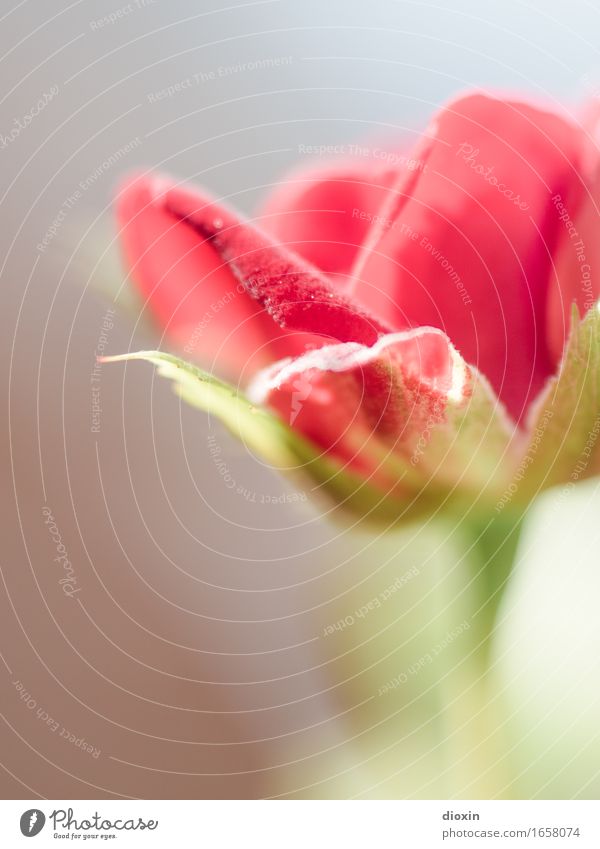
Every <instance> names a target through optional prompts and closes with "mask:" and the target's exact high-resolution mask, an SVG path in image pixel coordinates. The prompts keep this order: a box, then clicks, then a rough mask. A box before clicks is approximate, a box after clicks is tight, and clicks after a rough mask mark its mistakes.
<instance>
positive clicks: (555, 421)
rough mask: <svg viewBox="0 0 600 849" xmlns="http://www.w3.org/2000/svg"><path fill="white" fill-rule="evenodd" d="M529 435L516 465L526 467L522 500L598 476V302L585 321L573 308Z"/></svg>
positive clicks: (533, 417) (599, 420) (531, 420)
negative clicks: (556, 364) (559, 356)
mask: <svg viewBox="0 0 600 849" xmlns="http://www.w3.org/2000/svg"><path fill="white" fill-rule="evenodd" d="M528 433H529V438H528V441H527V444H526V445H525V447H524V450H523V453H522V456H521V461H520V464H519V467H518V468H521V467H524V466H525V467H526V470H525V473H524V478H523V484H524V485H523V487H522V493H520V496H521V497H522V498H525V499H527V500H530V499H531V498H532V497H534V496H535V495H536V494H537V493H538V492H539V491H540V490H542V489H547V488H548V487H550V486H555V485H557V484H563V485H565V486H566V487H571V486H573V485H574V484H575V483H577V481H578V480H580V479H583V478H585V477H590V476H591V475H594V474H598V473H599V472H600V304H596V305H595V306H594V307H592V309H590V310H589V311H588V312H587V313H586V315H585V317H584V318H583V320H582V319H581V318H580V315H579V312H578V310H577V307H575V306H574V307H573V314H572V324H571V333H570V337H569V341H568V343H567V345H566V348H565V353H564V355H563V359H562V363H561V365H560V368H559V371H558V374H557V376H556V377H554V378H552V379H551V380H550V381H549V383H548V385H547V386H546V388H545V389H544V391H543V392H542V394H541V395H540V397H539V398H538V399H537V401H536V403H535V409H534V410H533V415H532V416H531V417H530V420H529V422H528ZM516 476H517V477H518V476H519V473H518V472H517V475H516Z"/></svg>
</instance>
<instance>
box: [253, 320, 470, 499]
mask: <svg viewBox="0 0 600 849" xmlns="http://www.w3.org/2000/svg"><path fill="white" fill-rule="evenodd" d="M471 378H472V375H471V371H470V370H469V369H468V367H466V365H465V364H464V363H462V360H460V358H458V357H457V355H456V353H455V352H454V351H453V350H452V346H451V345H450V343H449V341H448V339H447V338H446V337H445V336H444V334H443V333H441V332H440V331H439V330H434V329H432V328H421V329H419V330H413V331H409V332H407V333H394V334H390V335H388V336H385V337H383V338H382V339H380V340H379V342H377V343H376V345H375V346H373V347H370V348H367V347H364V346H362V345H356V344H346V345H329V346H326V347H324V348H321V349H320V350H318V351H313V352H311V353H309V354H306V355H305V356H303V357H300V358H299V359H297V360H294V361H292V362H287V363H283V364H281V363H278V364H275V366H273V367H271V368H270V369H267V370H266V371H265V372H264V373H263V374H261V375H259V376H258V377H257V379H256V381H255V383H254V384H253V385H252V386H251V389H250V392H251V395H252V397H253V398H254V400H256V401H257V402H259V403H263V404H266V405H267V406H269V407H270V408H271V409H273V410H274V411H276V412H277V413H278V414H279V415H280V416H281V418H282V419H283V420H284V421H286V422H287V423H289V424H290V425H292V426H293V427H294V429H295V430H299V431H300V432H302V433H303V434H304V435H305V436H306V437H307V438H308V439H310V440H311V441H312V442H314V443H316V444H317V445H319V446H320V447H321V448H322V449H323V451H324V452H326V453H327V454H330V455H332V456H333V457H334V458H335V459H337V460H338V461H341V462H342V463H343V464H344V465H345V466H347V467H348V468H349V469H350V470H352V471H354V472H356V473H358V474H360V475H361V476H364V477H368V478H375V479H376V480H377V482H378V483H379V484H380V485H382V484H383V485H386V486H396V484H397V483H398V467H397V465H394V456H395V457H396V461H398V459H399V458H402V457H404V460H407V459H408V458H410V455H411V452H412V451H413V450H414V446H415V441H417V440H419V439H420V438H421V437H423V435H425V436H426V435H427V433H428V432H430V431H431V430H432V429H433V428H434V427H435V426H437V425H439V424H441V423H442V422H443V421H444V418H445V412H446V407H447V404H448V400H449V398H452V401H453V403H454V404H457V403H458V404H460V403H462V402H465V403H468V398H469V397H470V392H471Z"/></svg>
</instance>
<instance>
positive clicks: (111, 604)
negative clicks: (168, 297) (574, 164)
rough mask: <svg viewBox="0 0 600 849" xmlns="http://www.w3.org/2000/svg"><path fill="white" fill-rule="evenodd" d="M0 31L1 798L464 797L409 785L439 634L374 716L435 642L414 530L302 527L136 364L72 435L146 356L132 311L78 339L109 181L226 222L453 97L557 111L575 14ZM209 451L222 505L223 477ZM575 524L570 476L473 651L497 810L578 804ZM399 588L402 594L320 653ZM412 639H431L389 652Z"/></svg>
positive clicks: (115, 287) (592, 551)
mask: <svg viewBox="0 0 600 849" xmlns="http://www.w3.org/2000/svg"><path fill="white" fill-rule="evenodd" d="M109 13H116V20H115V21H114V22H112V23H111V22H104V23H101V19H102V18H103V17H104V16H106V15H108V14H109ZM0 20H1V30H0V31H1V36H0V38H1V42H2V46H1V55H0V79H1V80H2V85H1V92H0V94H1V99H0V133H1V134H2V136H3V137H7V136H9V134H10V133H11V130H13V129H14V127H15V124H14V123H13V122H14V120H15V119H16V118H19V117H21V116H23V115H25V114H26V113H27V112H28V111H29V110H30V109H31V107H32V106H33V105H34V104H35V103H36V102H37V101H38V100H39V98H40V97H41V96H43V94H44V93H49V92H50V91H51V89H52V87H53V86H55V87H57V93H56V95H55V96H53V97H52V99H51V100H50V102H49V103H48V104H47V106H46V107H45V108H44V110H43V111H42V112H41V113H40V114H39V115H38V116H37V117H35V118H34V119H33V120H32V121H31V123H30V124H29V125H28V126H26V127H24V128H23V129H22V130H21V131H20V132H19V133H18V136H17V137H16V138H14V139H13V140H12V141H10V142H8V143H7V144H5V145H4V146H2V147H0V182H1V186H0V191H1V214H2V227H1V229H0V259H1V263H2V266H1V287H2V288H1V301H0V307H1V308H0V322H1V332H0V348H1V354H2V356H1V362H2V366H1V375H2V397H3V399H4V400H3V415H2V417H1V420H0V421H1V424H0V427H1V434H0V451H1V464H2V468H1V471H2V487H1V490H0V497H1V499H2V512H1V515H2V524H3V530H4V533H3V538H4V545H3V546H2V555H1V558H0V564H1V572H2V581H3V585H2V587H1V588H0V606H1V607H0V633H1V638H2V640H1V655H2V659H0V676H1V685H0V692H1V694H2V696H1V719H2V722H1V723H0V764H1V768H0V788H1V790H2V795H4V796H8V797H29V796H41V797H50V798H59V797H60V798H86V797H87V798H95V797H102V796H110V797H113V796H114V797H117V798H120V797H181V798H194V797H223V796H231V797H259V796H265V795H278V794H296V795H301V796H302V795H317V796H319V795H355V794H356V795H369V794H371V795H378V794H380V793H388V794H392V795H394V794H396V795H398V794H403V795H415V796H419V795H432V796H449V795H453V794H456V795H465V794H466V793H467V788H468V782H467V781H466V779H463V778H461V777H458V776H457V775H456V774H454V776H453V775H452V774H451V770H450V769H449V770H448V771H446V770H444V769H440V767H439V764H438V763H437V761H436V757H437V755H438V749H439V746H440V745H441V744H440V740H443V739H444V730H443V722H441V726H440V722H438V721H437V717H439V716H441V713H440V712H439V711H437V712H436V707H435V704H434V705H433V706H432V705H431V704H430V701H431V699H433V696H431V695H430V691H432V690H433V689H434V688H435V681H436V679H437V678H439V677H440V674H441V672H443V671H444V670H446V669H450V668H452V666H453V665H454V664H456V663H459V660H460V653H461V649H460V641H459V640H457V641H455V648H454V649H452V650H451V651H449V652H448V653H445V654H444V655H443V660H439V661H438V662H437V663H438V665H436V666H435V667H434V668H432V669H430V670H426V671H425V672H423V674H419V676H418V686H417V685H416V684H415V686H414V687H413V689H412V690H411V689H410V687H409V689H408V691H406V692H405V691H403V692H402V695H400V694H399V693H395V694H392V696H391V697H390V698H389V699H387V700H386V699H382V698H380V697H378V696H377V690H378V685H381V684H383V683H384V682H385V681H386V680H387V679H388V678H389V677H390V669H391V670H396V674H398V671H402V670H405V669H408V668H409V667H410V666H411V665H412V664H414V663H415V662H417V661H418V659H419V657H420V656H422V654H423V650H424V649H423V646H425V648H427V647H428V646H432V645H435V644H436V641H438V640H439V639H442V638H443V637H444V634H447V633H448V631H451V630H452V629H455V628H456V627H457V624H458V623H457V622H456V621H450V622H446V621H444V620H443V619H439V620H438V618H437V614H435V615H434V614H433V613H432V608H431V607H428V606H427V605H428V604H429V602H427V603H425V602H423V600H422V599H423V595H424V594H426V592H429V590H431V589H432V588H433V589H434V590H435V591H436V592H440V593H442V594H443V593H446V594H447V595H448V594H449V595H450V597H451V596H452V593H454V592H456V587H457V586H460V585H461V583H460V581H461V578H460V575H459V574H458V573H457V571H456V569H454V566H455V564H453V563H450V564H449V563H448V562H443V558H441V556H440V555H439V551H438V536H436V535H437V534H439V533H442V532H440V531H439V530H436V529H433V528H429V529H426V530H425V531H421V532H419V533H417V532H415V533H414V534H412V535H411V533H407V534H406V535H404V536H403V537H402V538H398V542H397V543H396V544H394V545H393V546H392V548H394V551H391V549H390V550H388V551H387V553H386V554H385V555H384V554H382V553H381V551H382V549H381V547H377V548H374V547H373V545H372V541H371V540H370V539H369V538H368V537H367V536H365V535H359V534H349V533H347V532H345V531H343V530H342V529H340V528H337V527H333V526H331V525H329V524H327V523H326V522H324V521H322V520H321V519H320V518H319V516H318V513H317V511H316V509H315V508H314V507H313V506H311V505H310V503H308V502H306V500H305V499H306V497H307V495H306V493H305V492H304V491H302V492H294V490H293V489H291V488H290V486H289V484H287V483H285V482H284V481H282V480H281V479H280V478H279V477H277V476H275V475H274V474H272V473H271V471H270V470H269V469H265V468H263V467H262V466H261V465H260V463H259V462H258V461H256V460H254V459H253V458H251V457H249V456H248V455H247V454H246V453H245V451H244V450H243V448H242V447H240V446H238V445H237V444H235V443H234V442H233V440H231V439H229V438H228V437H227V436H226V435H225V434H224V433H223V432H222V430H221V429H220V428H219V427H218V426H217V425H216V424H215V423H211V422H209V421H208V420H207V418H206V416H204V415H201V414H198V413H196V412H194V411H191V410H188V409H184V408H182V407H181V405H180V404H179V402H178V401H177V399H176V398H175V397H174V396H173V395H172V393H171V391H170V388H169V386H167V385H166V384H163V383H162V382H160V381H159V380H156V379H155V378H154V377H153V375H152V372H151V370H150V369H149V368H147V367H145V366H142V365H138V366H136V367H129V368H128V369H127V371H125V370H124V369H122V368H121V367H111V368H109V367H107V366H104V367H103V368H102V370H101V373H100V382H99V387H100V405H101V413H100V418H99V427H98V429H97V430H98V432H93V431H92V429H91V425H92V392H91V388H92V387H91V375H92V371H93V368H94V360H95V355H96V352H97V350H98V349H99V346H100V347H102V346H103V347H104V350H105V352H110V353H119V352H123V351H126V350H129V349H136V348H141V347H154V346H156V345H158V344H160V339H159V338H158V337H157V336H156V335H155V334H154V333H153V331H152V329H151V327H150V326H149V325H148V322H147V321H146V320H145V318H144V316H140V305H139V304H138V303H137V302H135V301H134V300H132V299H128V298H127V297H123V298H121V299H120V301H119V306H118V308H117V313H116V315H114V316H113V317H111V318H110V320H109V321H108V322H107V321H105V318H106V310H107V308H109V307H114V304H113V303H112V298H113V296H114V295H115V293H117V292H118V291H119V289H120V286H121V284H122V283H123V282H124V273H123V271H122V269H121V268H120V265H119V262H118V252H117V251H116V248H115V244H114V241H113V240H114V236H115V232H114V229H113V223H112V220H111V216H110V212H109V205H110V201H111V197H112V194H113V192H114V188H115V185H116V184H117V183H118V181H119V178H120V177H121V175H122V174H124V173H126V172H128V171H129V170H131V169H136V168H142V169H146V168H159V169H163V170H167V171H170V172H172V173H173V174H175V175H176V176H177V177H179V178H181V179H183V180H190V181H198V182H202V183H203V184H204V185H205V186H207V187H208V188H209V189H210V190H211V191H212V192H214V193H215V194H216V195H218V196H221V197H224V198H228V199H229V200H230V201H231V202H232V203H235V204H236V205H237V206H239V207H240V208H241V209H243V210H247V211H249V210H251V209H252V208H253V207H254V205H255V204H256V203H257V202H258V200H259V199H260V198H261V197H263V196H264V194H265V193H266V192H267V191H268V190H269V187H270V186H271V185H273V184H274V183H276V182H277V181H278V180H279V179H281V177H282V175H283V174H284V172H285V170H286V168H288V167H289V166H291V165H294V164H296V163H303V164H309V161H313V160H314V157H310V156H308V155H306V154H304V153H303V150H304V147H305V146H307V145H322V144H336V143H343V142H350V141H360V140H361V139H363V138H364V137H365V136H369V135H373V134H377V135H381V134H384V135H385V134H389V133H392V134H398V135H400V136H403V137H407V138H410V137H411V136H412V135H413V134H414V133H415V132H416V131H417V130H419V129H421V128H422V127H423V125H424V123H425V122H426V120H427V117H428V116H429V115H430V114H431V113H432V111H433V110H435V109H436V108H437V107H438V106H439V105H440V104H441V103H442V102H443V101H444V100H445V99H446V98H448V97H449V96H451V95H452V94H454V93H456V92H457V91H459V90H461V89H463V88H465V87H469V86H494V87H500V88H502V89H507V90H524V91H526V92H529V93H531V94H532V95H534V96H540V97H544V98H549V99H550V101H553V100H554V101H563V102H564V103H566V104H567V107H568V108H575V106H576V104H577V102H578V101H580V100H581V99H582V98H583V97H585V96H588V97H589V96H596V95H597V94H598V93H600V83H598V84H596V82H595V81H596V80H598V79H600V77H599V76H598V75H597V70H598V67H600V54H599V48H600V41H599V38H598V33H600V11H599V10H598V8H597V7H596V6H595V5H594V4H593V3H591V2H584V0H572V2H569V3H564V2H559V0H536V2H529V3H525V2H516V0H506V2H503V3H502V4H498V3H496V2H481V0H478V2H475V0H473V2H467V0H452V2H445V0H440V2H438V3H426V2H407V0H397V2H392V0H372V2H369V3H364V2H358V0H333V1H332V2H327V3H324V2H322V0H303V2H302V3H298V2H297V1H296V0H263V2H247V3H236V2H234V0H232V2H231V3H228V4H220V3H218V2H216V0H215V1H214V2H205V0H200V2H192V0H168V2H166V0H154V2H150V0H132V2H131V3H129V4H127V3H121V0H114V2H112V3H106V2H101V0H76V1H75V2H67V0H56V1H55V2H53V3H51V4H48V3H44V2H42V0H22V2H19V3H16V2H13V0H7V2H5V3H4V4H3V6H2V10H1V18H0ZM247 63H255V65H254V66H251V67H250V68H248V67H246V68H244V65H245V64H247ZM219 69H224V70H222V71H220V70H219ZM194 74H202V75H203V76H200V77H198V82H197V83H196V82H194V84H193V85H190V86H189V87H187V88H185V89H182V90H180V91H179V92H176V93H174V94H173V95H171V96H160V95H159V94H158V93H159V92H162V91H163V90H164V89H166V88H167V87H169V86H176V84H177V83H178V82H180V81H182V80H184V79H188V78H190V77H192V78H193V77H194ZM124 148H128V150H126V151H125V152H123V149H124ZM107 161H108V163H109V164H108V166H107V167H104V165H103V163H105V162H107ZM98 169H99V173H97V172H98ZM95 174H97V176H94V175H95ZM81 181H83V182H84V183H85V184H86V186H87V187H86V188H85V190H81V188H80V186H79V184H80V182H81ZM78 188H79V192H78ZM53 222H54V231H55V232H53V234H52V235H51V237H50V238H49V240H48V244H47V246H46V247H45V249H43V250H40V249H38V247H37V246H38V245H39V244H40V243H41V242H42V240H43V239H44V236H45V234H47V233H48V232H49V229H50V228H52V227H53ZM108 325H113V326H111V327H108ZM103 333H105V334H106V338H103ZM211 435H212V436H213V437H214V438H215V439H216V440H217V442H218V444H219V445H220V446H221V449H222V454H221V457H222V458H224V459H225V462H226V465H227V472H228V475H229V478H228V479H231V480H234V481H235V483H236V488H237V486H240V487H241V488H242V489H243V490H244V492H245V495H244V494H242V495H240V494H237V493H236V492H235V491H234V490H233V489H230V488H228V486H227V485H226V483H225V482H224V480H223V478H222V476H221V474H220V473H219V469H218V467H217V465H216V464H215V462H214V460H213V456H212V455H211V453H210V451H209V445H208V443H207V438H208V437H209V436H211ZM273 501H275V503H272V502H273ZM265 502H268V503H265ZM294 502H296V503H294ZM44 507H48V508H49V509H50V510H51V512H52V515H53V517H54V519H55V522H56V527H57V529H58V532H59V533H60V538H61V540H62V544H63V545H64V546H65V549H66V552H67V553H68V557H69V559H70V561H71V563H72V564H73V574H74V577H75V580H76V582H77V583H76V586H77V588H78V590H79V591H78V592H77V594H76V595H75V596H73V597H72V598H68V597H67V596H66V595H65V593H64V592H63V590H62V588H61V586H60V584H59V583H58V581H59V578H60V577H61V576H62V572H61V569H62V567H61V565H60V564H59V563H57V562H56V561H54V559H53V558H55V557H56V556H57V552H56V548H55V542H53V540H52V538H51V537H50V534H49V532H48V528H47V526H46V525H45V517H44V515H43V514H42V509H43V508H44ZM599 507H600V498H599V497H598V493H597V491H596V484H595V483H594V482H592V483H590V484H587V485H586V486H585V487H582V488H581V489H580V490H579V491H577V492H569V493H568V494H567V495H566V497H562V498H559V500H558V501H555V502H553V498H552V496H548V497H546V498H545V499H544V500H543V502H541V503H540V504H539V505H538V506H537V507H536V509H535V512H534V515H533V516H532V518H531V521H530V524H529V525H528V527H527V529H526V533H525V536H524V538H523V542H522V546H521V552H520V562H519V564H518V569H517V572H516V575H515V580H514V583H513V586H512V587H511V590H510V592H509V595H508V597H507V600H506V603H505V606H504V608H503V610H502V613H501V625H500V633H499V635H498V641H497V646H496V650H495V651H496V654H495V670H496V672H497V674H498V676H499V684H498V687H499V692H501V693H502V700H503V702H504V705H505V711H506V714H505V715H507V716H508V717H509V726H510V727H509V728H508V729H507V733H508V739H509V740H510V743H507V751H508V750H510V752H509V753H508V757H509V759H510V762H511V773H512V775H514V776H516V779H515V781H514V782H513V784H512V785H511V788H510V792H512V793H513V794H517V795H525V796H528V795H539V796H594V794H597V793H598V791H599V790H600V779H599V775H598V772H599V771H598V764H599V763H600V739H599V735H598V730H597V728H598V722H597V718H598V709H599V707H600V684H599V683H598V682H599V680H600V678H599V675H598V672H599V669H598V658H599V657H600V626H599V625H598V617H597V604H596V601H597V598H598V592H599V589H600V577H599V574H598V568H597V567H598V563H597V559H598V558H597V551H598V542H599V535H600V531H599V530H598V523H597V521H595V517H597V515H598V508H599ZM442 536H443V533H442ZM386 544H387V545H388V546H389V545H390V543H389V541H388V543H386ZM447 557H448V554H446V559H447ZM388 560H389V562H388V563H386V561H388ZM423 564H427V568H426V569H425V568H424V567H423ZM415 565H416V566H417V567H418V569H417V571H418V572H419V576H418V578H417V579H415V581H413V582H411V583H409V584H407V587H409V586H410V589H407V590H406V591H405V592H403V593H402V599H401V600H400V594H396V595H395V597H394V598H393V599H392V600H390V601H389V602H388V603H387V607H386V610H385V612H383V613H382V612H379V611H377V612H373V613H372V614H370V618H369V619H368V620H367V619H365V620H364V622H362V623H360V626H359V627H356V628H353V629H352V630H350V629H347V632H346V633H345V634H344V639H342V637H341V635H340V634H337V635H334V636H329V637H325V636H324V633H325V629H326V628H327V626H328V625H330V624H331V623H334V622H336V621H337V620H338V619H339V618H340V616H343V615H345V614H350V613H352V611H354V610H355V609H356V607H357V604H360V603H363V602H368V600H369V599H370V598H372V597H373V596H374V595H376V594H377V593H378V592H380V591H382V590H384V589H385V588H386V587H387V586H389V585H391V584H392V583H393V582H394V581H395V580H396V579H397V578H398V577H399V576H402V575H404V574H406V573H407V571H409V570H410V569H411V568H413V567H414V566H415ZM436 609H437V608H436ZM434 620H435V621H434ZM423 623H424V624H425V625H427V626H428V627H429V626H430V625H432V623H433V626H432V627H433V631H432V632H431V633H430V632H428V633H427V635H426V636H420V637H418V638H417V636H415V635H416V634H417V632H418V631H419V630H421V624H423ZM413 640H414V642H413ZM419 640H420V642H419ZM390 653H391V656H390V657H388V658H387V660H385V661H381V666H379V663H380V661H379V660H378V658H380V657H383V655H385V654H390ZM439 664H441V666H440V665H439ZM413 677H415V681H416V676H413ZM23 696H24V697H23ZM22 697H23V698H22ZM436 698H437V697H436ZM426 716H430V717H433V719H432V720H431V721H430V720H427V721H425V720H424V719H423V717H426ZM54 727H56V730H53V728H54ZM62 729H65V731H64V733H63V731H62ZM61 735H62V736H61ZM69 735H72V738H71V740H70V739H69ZM81 738H84V740H85V741H86V743H87V744H89V745H90V746H91V747H92V749H93V750H95V751H92V752H88V751H85V750H84V749H83V748H82V746H81V745H77V744H76V743H77V742H81ZM72 740H75V741H76V742H72ZM95 752H99V754H97V756H96V755H95ZM451 759H452V758H451V755H450V760H451ZM461 782H463V783H461Z"/></svg>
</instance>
